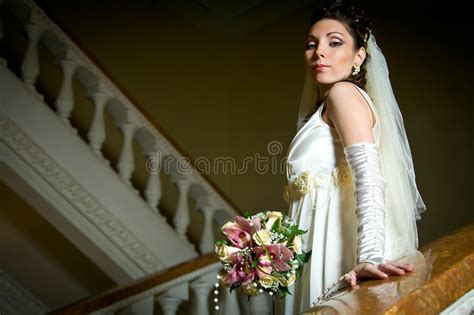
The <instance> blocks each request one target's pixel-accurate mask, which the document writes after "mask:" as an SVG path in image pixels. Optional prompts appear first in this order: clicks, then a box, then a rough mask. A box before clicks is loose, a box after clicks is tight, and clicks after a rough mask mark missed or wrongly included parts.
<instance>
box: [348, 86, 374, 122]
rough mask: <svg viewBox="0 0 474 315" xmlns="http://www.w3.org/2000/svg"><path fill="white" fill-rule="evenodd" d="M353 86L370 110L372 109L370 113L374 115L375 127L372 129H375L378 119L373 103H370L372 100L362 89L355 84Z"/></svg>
mask: <svg viewBox="0 0 474 315" xmlns="http://www.w3.org/2000/svg"><path fill="white" fill-rule="evenodd" d="M354 86H355V87H356V88H357V90H358V91H359V92H360V94H362V96H363V97H364V98H365V100H366V101H367V103H368V104H369V107H370V109H372V113H373V114H374V118H375V125H374V128H375V127H376V126H377V125H378V121H379V118H378V115H377V111H376V109H375V106H374V103H373V102H372V99H371V98H370V96H369V94H367V92H366V91H364V90H363V89H362V88H360V87H358V86H357V85H355V84H354Z"/></svg>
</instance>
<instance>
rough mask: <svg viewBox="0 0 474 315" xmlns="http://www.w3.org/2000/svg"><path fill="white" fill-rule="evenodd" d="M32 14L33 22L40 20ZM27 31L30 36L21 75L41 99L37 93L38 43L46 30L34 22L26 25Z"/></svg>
mask: <svg viewBox="0 0 474 315" xmlns="http://www.w3.org/2000/svg"><path fill="white" fill-rule="evenodd" d="M31 14H32V16H31V20H32V21H35V20H38V17H37V16H36V14H34V13H33V12H32V13H31ZM25 29H26V32H27V34H28V46H27V48H26V53H25V57H24V59H23V63H22V64H21V74H22V78H23V81H24V82H25V84H26V86H27V87H28V88H29V89H30V90H31V91H33V92H34V93H35V94H36V95H38V96H40V97H41V95H40V94H39V93H38V92H37V91H36V88H35V83H36V79H37V78H38V75H39V61H38V43H39V40H40V39H41V37H42V36H43V34H44V28H43V27H41V26H40V25H38V24H36V23H34V22H33V23H30V24H27V25H25Z"/></svg>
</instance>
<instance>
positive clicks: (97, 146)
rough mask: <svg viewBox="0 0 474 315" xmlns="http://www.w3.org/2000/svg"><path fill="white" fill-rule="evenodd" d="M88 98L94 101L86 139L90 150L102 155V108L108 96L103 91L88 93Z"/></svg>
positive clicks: (103, 123) (103, 137)
mask: <svg viewBox="0 0 474 315" xmlns="http://www.w3.org/2000/svg"><path fill="white" fill-rule="evenodd" d="M90 98H91V99H92V102H93V103H94V117H93V118H92V122H91V125H90V127H89V132H88V133H87V139H88V140H89V145H90V146H91V148H92V150H93V151H94V152H95V153H96V154H97V155H98V156H100V157H103V154H102V145H103V144H104V141H105V121H104V108H105V104H106V103H107V101H108V100H109V96H108V95H107V94H105V93H101V92H94V93H92V94H91V95H90Z"/></svg>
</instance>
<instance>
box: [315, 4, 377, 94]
mask: <svg viewBox="0 0 474 315" xmlns="http://www.w3.org/2000/svg"><path fill="white" fill-rule="evenodd" d="M324 19H331V20H337V21H339V22H341V23H342V24H344V25H345V26H346V28H347V30H348V31H349V33H350V34H351V36H352V38H353V39H354V49H355V50H358V49H360V48H361V47H364V48H365V49H366V51H367V41H368V40H369V36H370V32H372V23H371V22H370V20H369V19H368V17H367V15H366V14H365V12H364V11H362V10H361V9H359V8H357V7H355V6H354V5H352V4H349V3H347V2H345V1H333V2H329V3H327V4H325V5H323V6H322V7H321V8H319V9H317V10H316V11H314V12H313V14H312V15H311V19H310V26H309V28H311V27H312V26H313V25H314V24H315V23H316V22H318V21H320V20H324ZM369 58H370V56H369V54H368V53H367V56H366V58H365V60H364V62H363V63H362V65H361V67H360V72H359V74H357V75H355V76H354V75H352V74H351V75H350V77H349V78H347V80H345V81H349V82H353V83H354V84H356V85H357V86H359V87H360V88H362V89H365V84H366V77H365V76H366V73H367V68H366V66H365V65H366V64H367V61H368V60H369Z"/></svg>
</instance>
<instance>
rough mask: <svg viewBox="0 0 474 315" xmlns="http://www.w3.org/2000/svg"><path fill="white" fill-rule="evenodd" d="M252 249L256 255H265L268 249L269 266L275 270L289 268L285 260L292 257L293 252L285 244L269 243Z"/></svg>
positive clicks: (286, 269)
mask: <svg viewBox="0 0 474 315" xmlns="http://www.w3.org/2000/svg"><path fill="white" fill-rule="evenodd" d="M265 248H266V250H265ZM253 251H254V253H255V254H257V257H259V256H258V255H260V254H264V255H267V251H268V254H270V260H271V266H272V268H273V269H275V270H276V271H288V270H290V269H291V267H290V266H289V265H288V264H287V262H288V260H290V259H291V258H292V257H293V253H292V252H291V250H290V249H288V248H287V247H286V246H283V245H278V244H271V245H267V246H265V247H263V246H258V247H255V248H254V250H253Z"/></svg>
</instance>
